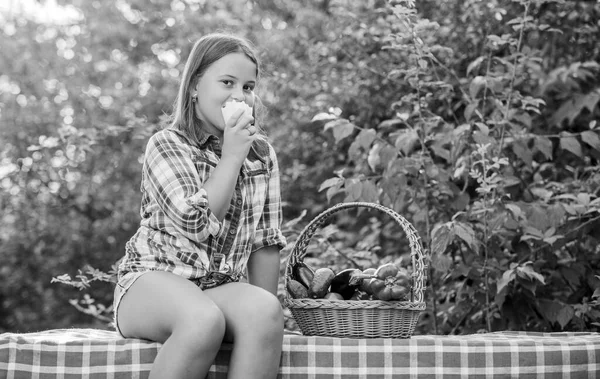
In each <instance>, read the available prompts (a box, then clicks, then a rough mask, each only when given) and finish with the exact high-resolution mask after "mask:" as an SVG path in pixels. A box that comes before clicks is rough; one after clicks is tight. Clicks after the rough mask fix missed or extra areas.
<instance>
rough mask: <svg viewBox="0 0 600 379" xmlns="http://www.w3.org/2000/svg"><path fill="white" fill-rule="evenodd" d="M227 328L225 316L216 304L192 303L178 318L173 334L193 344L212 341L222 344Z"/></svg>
mask: <svg viewBox="0 0 600 379" xmlns="http://www.w3.org/2000/svg"><path fill="white" fill-rule="evenodd" d="M225 329H226V324H225V316H224V315H223V313H222V312H221V310H220V309H219V308H218V307H217V306H216V305H215V304H210V305H206V304H204V305H203V306H198V305H190V306H189V308H188V309H187V310H186V311H185V312H184V313H183V314H181V315H180V316H179V317H178V318H177V320H176V322H175V325H174V328H173V335H177V336H178V338H181V339H185V340H188V341H189V342H190V343H191V344H199V345H205V344H207V343H208V344H210V343H211V342H212V343H214V344H215V345H220V344H221V342H222V340H223V336H224V335H225Z"/></svg>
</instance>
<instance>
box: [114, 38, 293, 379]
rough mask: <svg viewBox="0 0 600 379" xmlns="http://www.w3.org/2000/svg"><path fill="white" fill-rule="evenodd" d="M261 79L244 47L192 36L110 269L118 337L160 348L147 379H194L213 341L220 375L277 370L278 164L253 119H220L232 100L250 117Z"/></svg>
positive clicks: (201, 373) (209, 357) (281, 241)
mask: <svg viewBox="0 0 600 379" xmlns="http://www.w3.org/2000/svg"><path fill="white" fill-rule="evenodd" d="M259 73H260V66H259V62H258V59H257V57H256V54H255V53H254V51H253V50H252V48H251V46H250V44H249V42H248V41H246V40H244V39H241V38H238V37H234V36H230V35H225V34H211V35H208V36H205V37H203V38H201V39H200V40H199V41H197V42H196V43H195V45H194V47H193V49H192V51H191V53H190V56H189V58H188V60H187V63H186V65H185V69H184V72H183V77H182V80H181V84H180V88H179V93H178V97H177V100H176V102H175V110H174V113H173V117H172V122H171V124H170V126H169V127H168V128H165V129H163V130H161V131H159V132H157V133H156V134H154V135H153V136H152V137H151V138H150V140H149V142H148V145H147V148H146V152H145V157H144V164H143V175H142V184H141V190H142V196H143V197H142V204H141V212H140V213H141V217H142V220H141V224H140V227H139V229H138V230H137V232H136V234H135V235H134V236H133V237H132V238H131V239H130V240H129V241H128V243H127V245H126V252H125V257H124V258H123V260H122V262H121V263H120V264H119V270H118V283H117V287H116V289H115V301H114V302H115V304H114V310H115V324H116V327H117V330H118V331H119V333H121V335H123V336H124V337H133V338H143V339H148V340H152V341H157V342H161V343H162V344H163V345H162V347H161V349H160V351H159V352H158V355H157V356H156V360H155V362H154V364H153V366H152V370H151V372H150V376H149V378H150V379H164V378H172V379H175V378H204V377H205V376H206V375H207V373H208V370H209V368H210V366H211V364H212V363H213V361H214V359H215V356H216V354H217V352H218V351H219V348H220V346H221V343H222V342H223V341H227V342H232V343H233V351H232V353H231V362H230V364H229V369H228V377H229V378H242V377H243V378H261V379H263V378H275V377H276V376H277V373H278V371H279V363H280V357H281V347H282V342H283V314H282V310H281V305H280V303H279V300H278V299H277V297H276V293H277V284H278V275H279V262H280V260H279V251H280V249H282V248H283V247H284V246H285V243H286V241H285V238H284V236H283V235H282V233H281V230H280V226H281V203H280V191H279V169H278V164H277V158H276V156H275V152H274V150H273V148H272V146H271V145H270V144H269V143H268V142H267V141H266V139H265V137H264V136H262V135H261V134H257V126H256V125H255V124H254V114H255V112H252V115H250V114H248V113H244V112H243V111H242V110H241V109H240V110H237V111H236V112H234V113H233V115H232V116H231V117H230V118H228V119H227V120H225V119H224V116H223V114H222V113H221V108H222V107H223V106H224V105H225V104H226V103H228V102H230V101H237V102H245V103H246V104H247V105H248V106H250V107H253V108H255V107H254V106H255V98H254V88H255V86H256V83H257V81H258V79H259ZM246 274H247V282H246V281H244V282H242V281H240V279H241V278H242V277H244V276H246Z"/></svg>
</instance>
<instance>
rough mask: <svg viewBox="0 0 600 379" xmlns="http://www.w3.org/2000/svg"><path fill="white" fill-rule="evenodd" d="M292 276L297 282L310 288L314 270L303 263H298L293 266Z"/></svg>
mask: <svg viewBox="0 0 600 379" xmlns="http://www.w3.org/2000/svg"><path fill="white" fill-rule="evenodd" d="M293 276H294V279H296V280H297V281H298V282H300V283H301V284H303V285H304V286H305V287H306V288H308V287H309V286H310V283H312V281H313V278H314V276H315V270H313V269H312V268H311V267H310V266H309V265H307V264H306V263H304V262H298V263H296V264H295V265H294V269H293Z"/></svg>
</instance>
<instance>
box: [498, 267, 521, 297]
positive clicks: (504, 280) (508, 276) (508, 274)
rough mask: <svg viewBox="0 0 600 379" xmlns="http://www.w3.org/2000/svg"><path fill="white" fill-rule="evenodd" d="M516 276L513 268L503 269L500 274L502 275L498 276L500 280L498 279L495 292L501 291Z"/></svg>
mask: <svg viewBox="0 0 600 379" xmlns="http://www.w3.org/2000/svg"><path fill="white" fill-rule="evenodd" d="M515 277H516V274H515V270H506V271H504V273H503V274H502V277H501V278H500V280H498V286H497V287H498V288H497V290H496V293H500V292H502V290H503V289H504V288H505V287H506V286H508V285H509V284H510V282H512V281H513V280H514V279H515Z"/></svg>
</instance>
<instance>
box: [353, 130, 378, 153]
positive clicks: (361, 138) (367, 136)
mask: <svg viewBox="0 0 600 379" xmlns="http://www.w3.org/2000/svg"><path fill="white" fill-rule="evenodd" d="M375 138H377V133H376V132H375V130H373V129H363V130H361V131H360V133H358V136H356V140H355V141H356V143H358V145H359V146H360V147H362V148H363V149H365V150H366V149H368V148H369V147H371V144H372V143H373V141H375Z"/></svg>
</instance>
